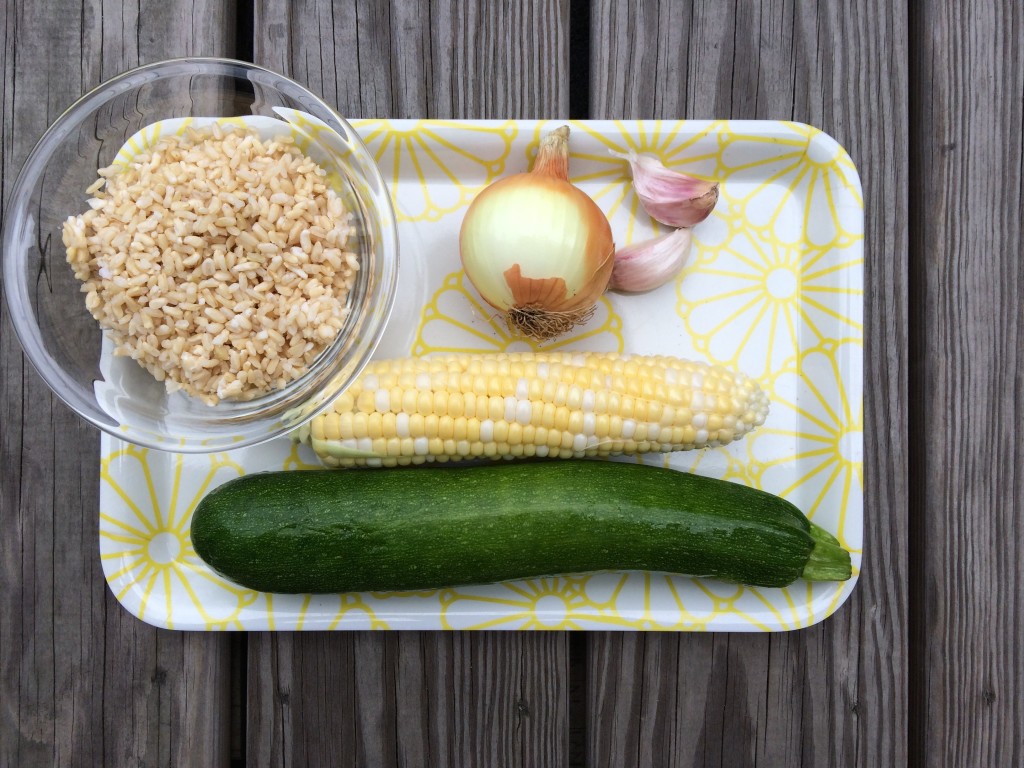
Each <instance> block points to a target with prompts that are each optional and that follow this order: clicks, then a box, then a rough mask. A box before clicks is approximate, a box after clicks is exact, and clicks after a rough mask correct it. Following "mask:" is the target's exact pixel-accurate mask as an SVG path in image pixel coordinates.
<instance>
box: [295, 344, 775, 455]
mask: <svg viewBox="0 0 1024 768" xmlns="http://www.w3.org/2000/svg"><path fill="white" fill-rule="evenodd" d="M767 414H768V398H767V396H766V395H765V393H764V392H763V391H762V390H761V389H760V387H758V385H757V383H756V382H755V381H754V380H753V379H751V378H749V377H747V376H745V375H744V374H742V373H734V372H732V371H729V370H727V369H725V368H722V367H720V366H714V365H708V364H706V363H699V362H691V361H688V360H680V359H677V358H672V357H663V356H650V357H642V356H636V355H618V354H611V353H522V354H515V353H512V354H497V355H469V354H466V355H449V356H440V357H429V358H408V359H404V360H385V361H377V362H373V363H370V364H369V365H368V366H367V367H366V369H365V371H364V373H363V374H362V375H361V376H360V377H359V378H358V379H357V380H356V382H355V383H353V385H352V386H351V387H349V389H348V390H346V391H345V392H344V393H343V394H342V395H341V396H340V397H339V398H338V399H337V400H336V401H335V403H334V404H333V406H332V407H331V408H330V409H328V410H327V411H326V412H325V413H323V414H321V415H319V416H317V417H316V418H314V419H313V420H312V421H311V422H310V423H309V424H307V425H305V426H304V427H302V428H301V429H300V430H298V431H297V435H296V436H297V438H298V439H301V440H304V441H306V442H308V443H309V444H310V445H311V446H312V448H313V450H314V451H315V452H316V454H317V456H318V457H319V458H320V460H321V461H322V463H323V464H325V465H326V466H330V467H348V466H362V465H366V466H399V465H407V464H422V463H424V462H432V461H437V462H444V461H452V460H459V459H471V458H483V457H486V458H496V459H497V458H513V457H527V456H538V457H543V456H550V457H558V458H580V457H584V456H610V455H617V454H633V453H648V452H669V451H680V450H689V449H695V448H706V447H714V446H718V445H724V444H726V443H729V442H731V441H733V440H735V439H737V438H740V437H742V436H743V435H745V434H747V433H748V432H750V431H751V430H753V429H754V428H756V427H758V426H760V425H761V424H763V423H764V420H765V418H766V416H767Z"/></svg>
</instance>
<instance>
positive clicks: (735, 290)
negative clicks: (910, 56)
mask: <svg viewBox="0 0 1024 768" xmlns="http://www.w3.org/2000/svg"><path fill="white" fill-rule="evenodd" d="M558 124H559V123H555V122H551V121H505V122H498V121H472V122H470V121H466V122H443V121H403V120H363V121H356V122H355V126H356V128H357V130H358V131H359V132H360V133H361V134H362V136H363V138H364V140H365V141H366V143H367V145H368V146H369V148H370V150H371V152H372V153H373V154H374V155H375V157H376V159H377V161H378V163H379V164H380V167H381V170H382V172H383V174H384V177H385V179H386V180H387V181H388V183H389V186H390V187H391V190H392V195H393V197H394V199H395V202H396V206H397V211H398V219H399V230H400V240H401V272H400V276H399V282H400V286H399V295H398V298H397V301H396V305H395V306H396V309H395V311H394V313H393V315H392V318H391V321H390V324H389V326H388V330H387V333H386V334H385V337H384V339H383V341H382V343H381V345H380V347H379V349H378V351H377V354H376V356H377V357H379V358H383V357H397V356H404V355H429V354H431V353H435V352H451V351H460V352H463V351H480V352H484V351H497V350H509V351H513V350H528V349H530V348H532V347H534V344H533V343H531V342H528V341H523V340H521V339H516V338H513V337H511V336H510V335H509V333H508V332H507V330H506V328H505V327H504V326H503V324H502V323H501V322H500V321H498V320H495V319H492V316H493V313H492V311H491V310H490V309H489V308H488V307H487V306H486V305H485V304H484V303H483V302H482V301H481V299H480V298H479V296H478V295H477V294H476V293H475V292H474V290H473V288H472V286H471V285H469V284H468V282H467V281H466V280H465V278H464V277H463V274H462V272H461V269H460V262H459V253H458V230H459V226H460V224H461V221H462V216H463V213H464V212H465V210H466V207H467V205H468V204H469V202H470V200H472V198H473V196H474V195H475V194H476V193H477V192H478V191H479V190H481V189H482V188H483V187H484V186H486V185H487V184H488V183H490V182H492V181H494V180H495V179H497V178H499V177H501V176H503V175H505V174H510V173H516V172H519V171H522V170H524V169H526V168H528V167H529V165H530V161H531V160H532V157H533V154H534V152H535V151H536V147H537V144H538V140H539V137H540V136H541V135H542V134H543V133H546V132H547V131H549V130H551V129H553V128H555V127H557V125H558ZM571 125H572V128H573V130H572V138H571V144H570V146H571V148H572V158H571V161H570V173H571V175H572V177H573V181H574V182H575V183H576V184H578V185H579V186H580V187H582V188H583V189H584V190H586V191H587V192H588V193H589V194H590V195H591V196H592V197H593V198H594V199H595V200H596V201H597V203H598V204H599V205H600V206H601V207H602V209H603V210H604V211H605V212H606V213H607V214H608V216H609V218H610V220H611V223H612V231H613V234H614V236H615V240H616V242H617V243H618V244H619V245H622V244H626V243H630V242H633V241H636V240H640V239H643V238H647V237H649V236H651V235H652V234H653V233H656V232H658V231H659V228H658V226H657V225H656V224H654V223H652V221H651V220H650V219H649V218H648V217H647V216H646V214H645V213H644V212H643V209H642V208H640V207H639V204H638V201H637V198H636V196H635V195H634V193H633V191H632V186H631V182H630V177H629V169H628V165H627V164H626V162H625V161H623V160H621V159H618V158H616V157H614V156H612V155H611V154H610V153H609V151H608V150H615V151H617V152H624V151H626V150H628V149H630V148H632V149H635V150H637V151H639V152H650V153H653V154H655V155H657V156H659V157H660V158H662V160H663V161H664V162H665V163H666V164H667V165H669V166H670V167H673V168H677V169H680V170H683V171H686V172H688V173H691V174H694V175H698V176H703V177H707V178H713V179H717V180H718V181H720V182H721V197H720V200H719V203H718V206H717V208H716V209H715V211H714V213H713V214H712V215H711V217H710V218H709V219H708V220H706V221H705V222H703V223H701V224H699V225H698V226H697V227H696V228H695V230H694V250H693V253H692V255H691V258H690V261H689V264H688V266H687V267H686V268H685V269H684V270H683V272H682V273H681V274H680V275H679V276H678V278H677V279H676V280H675V281H674V282H673V283H670V284H669V285H666V286H664V287H663V288H661V289H659V290H657V291H655V292H652V293H650V294H647V295H639V296H625V295H618V294H607V295H606V296H605V298H603V299H602V300H601V303H600V307H599V310H598V312H597V313H596V314H595V316H594V317H593V319H592V320H591V321H590V322H589V323H588V324H587V325H586V326H584V327H578V328H577V329H576V330H575V331H574V332H573V334H572V335H571V336H568V337H566V338H563V339H560V340H558V341H557V342H554V343H548V344H546V345H545V346H546V347H547V348H549V349H554V348H558V349H586V350H601V351H618V352H625V351H629V352H633V353H662V354H672V355H676V356H680V357H693V358H698V359H706V360H710V361H714V362H717V363H721V364H724V365H727V366H731V367H734V368H738V369H740V370H742V371H744V372H746V373H748V374H750V375H752V376H755V377H756V378H757V379H758V380H759V381H760V383H761V384H762V386H763V387H764V388H765V389H766V391H767V392H768V393H769V396H770V398H771V412H770V415H769V417H768V421H767V423H766V424H765V425H764V426H763V427H762V428H761V429H759V430H757V431H756V432H755V433H754V434H753V435H751V436H749V437H748V438H746V439H744V440H742V441H739V442H737V443H733V444H731V445H729V446H728V447H726V448H718V449H710V450H706V451H701V452H692V453H676V454H670V455H668V456H661V455H657V456H648V457H644V458H643V459H641V460H642V461H644V462H651V463H658V464H664V465H667V466H670V467H673V468H676V469H678V470H680V471H685V472H697V473H700V474H706V475H710V476H713V477H719V478H724V479H727V480H731V481H733V482H738V483H746V484H749V485H752V486H756V487H758V488H761V489H763V490H765V491H770V492H772V493H775V494H779V495H781V496H783V497H785V498H787V499H789V500H790V501H792V502H793V503H795V504H796V505H797V506H798V507H799V508H800V509H802V510H803V511H804V512H805V513H806V514H807V515H808V516H810V517H811V518H813V519H814V521H815V522H816V523H817V524H819V525H821V526H823V527H824V528H826V529H827V530H829V531H831V532H833V533H835V534H836V535H837V536H838V538H839V540H840V541H841V542H842V543H843V545H844V546H846V547H847V548H849V549H850V550H851V551H852V552H853V563H854V578H853V579H851V580H850V581H848V582H845V583H843V584H830V583H822V584H813V585H812V584H809V583H804V582H797V583H796V584H793V585H792V586H790V587H788V588H786V589H754V588H750V587H741V586H736V585H732V584H725V583H720V582H715V581H710V580H702V579H692V578H685V577H680V576H671V575H665V574H660V573H638V572H604V573H599V574H589V575H567V576H557V577H551V578H542V579H531V580H527V581H519V582H509V583H503V584H495V585H486V586H474V587H459V588H455V589H439V590H435V591H424V592H415V593H400V594H392V593H362V594H343V595H316V596H310V595H270V594H262V593H257V592H253V591H250V590H246V589H242V588H239V587H236V586H234V585H232V584H230V583H227V582H225V581H224V580H222V579H221V578H219V577H218V576H216V575H215V574H214V573H212V572H211V571H210V570H209V569H208V568H207V567H206V566H205V565H204V564H203V562H202V561H200V560H199V559H198V558H197V557H196V555H195V553H194V552H193V550H192V547H191V545H190V542H189V521H190V518H191V515H192V510H193V509H194V507H195V505H196V503H197V502H198V501H199V499H200V498H201V497H202V496H203V495H204V494H205V493H206V492H208V491H209V490H211V489H212V488H214V487H215V486H217V485H218V484H220V483H222V482H224V481H226V480H228V479H230V478H233V477H236V476H238V475H240V474H243V473H246V472H253V471H258V470H269V469H286V470H301V469H303V468H307V467H310V466H312V465H313V464H314V459H313V457H312V455H311V454H307V453H305V452H304V449H300V448H297V447H296V446H295V445H293V444H292V443H291V442H289V441H287V440H280V441H277V442H272V443H269V444H266V445H263V446H260V447H257V448H249V449H244V450H238V451H233V452H229V453H219V454H213V455H207V456H184V455H177V454H170V453H159V452H156V451H147V450H144V449H139V448H136V447H133V446H130V445H128V444H126V443H123V442H120V441H118V440H117V439H115V438H112V437H109V436H107V435H104V436H103V438H102V440H103V442H102V465H101V477H102V481H101V491H100V552H101V557H102V562H103V568H104V572H105V573H106V577H107V581H108V582H109V584H110V587H111V589H112V590H113V592H114V594H115V595H116V596H117V599H118V600H120V601H121V603H122V604H123V605H124V606H125V607H126V608H127V609H128V610H129V611H131V612H132V613H133V614H135V615H136V616H138V617H139V618H141V619H143V620H144V621H147V622H149V623H151V624H155V625H158V626H161V627H169V628H174V629H190V630H196V629H198V630H267V629H270V630H295V629H299V630H302V629H311V630H312V629H339V630H344V629H585V630H609V629H638V630H682V631H774V630H791V629H798V628H801V627H806V626H809V625H811V624H814V623H816V622H818V621H821V620H822V619H824V618H825V617H827V616H829V615H830V614H831V613H833V612H834V611H835V610H836V609H837V608H838V607H839V606H840V605H841V604H842V603H843V601H844V600H845V599H846V598H847V597H848V596H849V594H850V592H851V590H852V589H853V587H854V585H855V583H856V580H857V573H858V572H859V566H860V560H861V541H862V531H863V468H862V461H861V453H862V437H861V429H862V426H863V403H862V384H863V373H862V344H863V318H862V309H863V301H862V295H863V200H862V194H861V186H860V181H859V178H858V176H857V171H856V169H855V167H854V165H853V163H852V162H851V160H850V158H849V157H848V156H847V154H846V152H844V151H843V149H842V148H841V147H840V146H839V145H838V144H837V143H836V142H835V141H834V140H833V139H832V138H830V137H829V136H827V135H825V134H824V133H822V132H820V131H818V130H816V129H814V128H811V127H808V126H806V125H801V124H796V123H784V122H734V121H716V122H703V121H702V122H697V121H679V122H670V121H624V122H611V121H609V122H573V123H571ZM631 460H633V459H631Z"/></svg>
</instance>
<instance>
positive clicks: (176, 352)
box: [63, 125, 359, 404]
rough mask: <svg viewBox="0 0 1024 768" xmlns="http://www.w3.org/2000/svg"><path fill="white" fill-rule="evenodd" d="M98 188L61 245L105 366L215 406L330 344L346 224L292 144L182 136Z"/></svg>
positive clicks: (303, 364)
mask: <svg viewBox="0 0 1024 768" xmlns="http://www.w3.org/2000/svg"><path fill="white" fill-rule="evenodd" d="M99 175H100V178H99V179H98V180H97V181H96V183H94V184H93V185H92V186H91V187H89V189H88V192H89V194H92V195H93V196H94V197H93V198H92V199H90V200H89V205H90V208H91V210H88V211H86V212H85V213H83V214H82V215H80V216H72V217H70V218H69V219H68V220H67V221H66V222H65V224H64V232H63V235H64V245H65V247H66V248H67V258H68V263H70V264H71V266H72V267H73V268H74V270H75V276H76V277H78V279H80V280H82V281H83V285H82V291H83V292H84V293H85V294H86V306H87V307H88V308H89V310H90V311H91V312H92V314H93V316H94V317H95V318H96V319H97V320H98V321H99V323H100V325H101V326H102V327H103V328H105V329H107V330H108V331H109V333H110V336H111V338H112V340H113V342H114V345H115V350H114V354H116V355H127V356H130V357H132V358H134V359H135V360H137V361H138V362H139V364H140V365H142V366H143V367H144V368H146V369H147V370H148V371H149V372H150V373H152V374H153V375H154V376H155V377H156V378H157V380H159V381H164V382H165V384H166V387H167V390H168V391H170V392H173V391H175V390H178V389H182V390H184V391H185V392H187V393H188V394H190V395H194V396H196V397H199V398H201V399H202V400H203V401H205V402H207V403H210V404H213V403H216V402H217V401H218V400H220V399H222V398H231V399H237V400H248V399H251V398H253V397H256V396H258V395H261V394H265V393H267V392H269V391H271V390H274V389H279V388H281V387H283V386H285V385H286V384H287V383H288V382H289V381H291V380H293V379H296V378H298V377H299V376H301V375H303V374H304V373H305V372H306V371H307V370H308V368H309V365H310V364H311V363H312V362H313V360H314V359H315V358H316V357H317V356H318V355H319V354H320V353H321V352H322V351H323V350H324V349H325V348H326V347H327V346H328V345H329V344H330V343H331V342H332V341H333V340H334V339H335V337H336V336H337V334H338V332H339V330H340V329H341V327H342V325H343V324H344V322H345V318H346V313H347V311H348V310H347V308H346V306H345V304H346V297H347V295H348V293H349V291H350V290H351V288H352V286H353V284H354V283H355V278H356V272H357V271H358V269H359V261H358V259H357V257H356V255H355V254H354V253H352V252H350V251H348V250H346V243H347V241H348V238H349V237H350V236H351V235H352V234H353V232H354V230H353V228H352V225H351V214H350V213H348V212H346V211H345V209H344V206H343V204H342V201H341V198H340V197H338V195H337V194H336V193H335V191H334V190H333V189H332V188H331V187H330V186H329V184H328V182H327V179H326V173H325V171H324V170H323V169H322V168H321V167H320V166H318V165H317V164H316V163H315V162H314V161H313V160H311V159H310V158H309V157H306V156H305V155H304V154H303V153H302V151H301V150H300V149H299V148H298V147H297V146H295V144H294V142H293V141H292V139H291V137H282V138H276V139H274V140H271V141H263V140H261V139H260V138H259V136H258V135H257V134H256V133H255V132H254V131H251V130H250V129H247V128H244V129H243V128H237V127H234V126H231V127H230V128H222V127H221V126H217V125H214V126H213V127H211V128H206V129H200V130H194V129H188V130H187V131H186V132H185V133H184V134H183V135H181V136H176V135H175V136H166V137H164V138H161V139H160V140H159V141H158V142H157V143H156V144H155V145H154V146H153V147H151V148H150V149H147V150H146V151H144V152H139V153H137V154H136V155H135V156H134V157H133V158H132V160H131V162H130V163H129V164H128V165H127V166H125V165H112V166H110V167H109V168H104V169H101V170H100V171H99Z"/></svg>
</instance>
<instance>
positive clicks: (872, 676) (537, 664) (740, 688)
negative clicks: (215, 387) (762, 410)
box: [0, 0, 1024, 768]
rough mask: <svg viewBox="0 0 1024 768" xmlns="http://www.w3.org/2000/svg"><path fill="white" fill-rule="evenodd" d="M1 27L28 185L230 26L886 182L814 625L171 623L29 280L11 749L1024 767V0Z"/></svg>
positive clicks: (468, 98) (776, 2)
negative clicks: (105, 534) (105, 543)
mask: <svg viewBox="0 0 1024 768" xmlns="http://www.w3.org/2000/svg"><path fill="white" fill-rule="evenodd" d="M961 6H964V7H963V8H961ZM968 7H969V10H966V8H968ZM0 30H2V34H3V36H4V45H3V47H2V48H0V69H2V70H3V90H2V99H3V102H2V103H3V134H2V145H0V169H2V194H3V200H2V202H4V203H6V200H7V196H8V195H9V193H10V190H11V188H12V186H13V182H14V179H15V176H16V173H17V171H18V170H19V169H20V167H21V164H22V162H23V161H24V159H25V157H26V155H27V153H28V151H29V150H30V148H31V147H32V145H33V144H34V143H35V142H36V140H37V139H38V138H39V136H40V135H41V134H42V132H43V131H44V130H45V128H46V127H47V126H48V125H49V124H50V123H51V122H52V121H53V120H54V119H56V117H57V116H58V115H59V114H60V113H61V111H62V110H63V109H64V108H66V107H67V106H68V105H70V104H71V102H72V101H74V100H75V99H76V98H77V97H78V96H79V95H81V94H82V93H83V92H84V91H86V90H87V89H89V88H91V87H93V86H95V85H96V84H98V83H99V82H101V81H103V80H105V79H107V78H109V77H111V76H113V75H115V74H117V73H119V72H121V71H123V70H125V69H128V68H130V67H133V66H136V65H138V64H140V63H145V62H150V61H156V60H160V59H164V58H171V57H177V56H185V55H218V56H229V57H236V58H242V59H249V60H252V61H255V62H257V63H260V64H263V65H266V66H268V67H270V68H272V69H275V70H277V71H280V72H282V73H285V74H288V75H290V76H292V77H293V78H295V79H297V80H299V81H300V82H303V83H305V84H307V85H308V86H309V87H310V88H312V89H313V90H314V91H316V92H318V93H319V94H321V95H322V96H324V97H325V98H326V100H327V101H329V102H332V103H333V104H335V105H336V106H337V107H338V108H339V110H340V112H341V113H342V114H345V115H350V116H360V117H439V118H443V117H449V118H488V117H505V118H515V117H553V118H554V117H562V118H564V117H573V118H586V117H590V118H616V117H618V118H655V117H659V118H680V117H687V118H753V119H784V120H795V121H801V122H806V123H810V124H813V125H815V126H817V127H819V128H821V129H822V130H824V131H826V132H827V133H829V134H831V135H832V136H834V137H835V138H836V139H838V140H839V142H840V143H842V144H843V145H844V146H845V147H846V148H847V150H848V151H849V152H850V154H851V156H852V157H853V159H854V161H855V162H856V163H857V165H858V168H859V170H860V173H861V177H862V180H863V183H864V189H865V196H866V204H867V210H866V239H865V253H866V285H867V291H866V296H865V317H866V322H867V325H866V330H865V334H866V349H865V352H866V354H865V363H866V389H865V392H866V395H865V397H866V401H865V405H866V408H865V414H866V422H867V424H866V427H865V435H864V437H865V467H866V489H865V501H866V509H865V521H866V522H865V552H866V556H865V565H864V570H863V574H862V577H861V582H860V584H859V585H858V587H857V589H856V591H855V592H854V594H853V596H852V597H851V598H850V600H849V601H848V603H847V604H846V605H845V606H844V607H843V608H842V609H840V611H839V612H838V613H837V614H836V615H835V616H833V617H832V618H830V619H829V620H827V621H826V622H824V623H822V624H819V625H816V626H814V627H812V628H809V629H806V630H803V631H799V632H795V633H788V634H775V635H769V634H737V635H728V634H717V635H715V634H663V633H649V634H637V633H605V632H595V633H585V634H584V633H579V634H569V633H513V632H509V633H486V632H481V633H430V632H425V633H418V632H409V633H376V634H374V633H363V632H356V633H340V632H339V633H333V634H327V633H309V634H283V633H282V634H251V635H242V634H236V635H230V634H198V633H197V634H188V633H174V632H169V631H162V630H157V629H154V628H152V627H150V626H148V625H146V624H143V623H141V622H139V621H137V620H136V619H134V618H133V617H132V616H130V615H129V614H128V613H127V612H125V611H124V610H123V609H122V608H121V607H120V606H119V604H118V603H117V601H116V600H115V599H114V597H113V595H112V594H111V593H110V591H109V590H108V589H107V587H106V584H105V582H104V578H103V574H102V571H101V567H100V561H99V557H98V553H97V535H98V532H97V525H98V520H97V509H96V504H97V498H98V493H99V491H98V483H99V477H98V469H97V468H98V461H99V456H98V454H99V436H98V433H97V432H96V431H95V430H93V429H91V428H89V427H87V426H86V425H85V424H84V423H83V422H81V421H79V420H78V419H77V418H76V417H74V416H73V415H72V414H71V413H70V412H69V411H68V409H67V408H65V407H64V406H63V405H62V404H61V403H60V402H59V401H58V400H57V399H56V398H55V397H53V396H51V395H50V393H49V390H47V389H46V387H45V386H44V385H43V384H42V383H41V381H40V380H39V378H38V377H37V376H36V374H35V373H34V371H33V370H32V369H31V367H30V366H29V365H28V363H27V362H26V361H25V359H24V358H23V356H22V353H21V349H20V347H19V344H18V342H17V339H16V338H15V336H14V333H13V331H12V327H11V323H10V318H9V315H8V312H9V310H8V307H7V305H6V304H4V305H2V306H0V359H2V369H0V504H2V509H0V531H2V535H0V711H2V713H0V766H12V767H14V766H44V765H87V766H99V765H103V766H120V765H132V766H138V765H145V766H158V765H159V766H181V765H190V766H203V765H226V764H234V765H254V766H256V765H260V766H262V765H295V766H306V765H321V764H323V765H328V764H329V765H340V766H347V765H352V766H356V765H358V766H391V765H403V766H416V765H425V766H449V765H450V766H468V765H487V766H505V765H509V766H512V765H515V766H520V765H521V766H531V767H532V766H562V765H584V764H585V765H592V766H610V767H611V766H627V765H642V766H653V765H658V766H661V765H664V766H754V765H758V766H797V765H802V766H808V767H810V766H814V767H818V766H852V765H859V766H860V765H862V766H886V767H887V766H897V765H907V764H910V765H913V766H950V767H951V768H962V767H963V766H1014V765H1022V764H1024V705H1022V703H1021V702H1022V701H1024V652H1022V650H1021V648H1022V647H1024V566H1022V564H1021V563H1022V559H1024V558H1022V553H1024V524H1022V523H1021V522H1020V519H1019V517H1020V516H1021V514H1022V513H1024V438H1022V437H1021V435H1022V434H1024V430H1022V426H1024V299H1022V296H1024V252H1022V251H1024V243H1022V226H1021V218H1022V214H1024V195H1022V182H1021V179H1022V160H1024V152H1022V141H1024V115H1022V108H1024V58H1022V57H1021V55H1020V51H1021V50H1024V11H1022V6H1021V4H1020V3H1019V2H1018V0H993V2H991V3H986V4H980V5H979V4H962V3H955V2H952V1H951V0H920V1H919V2H911V0H890V1H888V2H886V1H884V0H865V2H858V3H854V2H847V0H762V1H761V2H758V0H739V1H738V2H734V3H719V2H711V1H710V0H682V1H681V2H674V1H671V0H643V1H642V2H630V3H625V2H623V3H617V2H611V1H610V0H598V2H595V3H592V4H588V3H586V2H584V1H583V0H579V1H577V0H524V2H518V3H516V2H506V3H500V4H493V7H491V6H488V7H486V8H484V7H477V5H476V4H474V3H465V4H464V3H455V2H451V0H432V1H431V2H425V1H421V0H406V1H401V0H393V1H392V2H388V0H377V1H374V2H367V1H366V0H338V2H335V3H333V4H332V3H331V2H328V0H298V1H297V2H294V3H290V4H289V3H285V2H284V0H276V1H275V2H272V1H271V0H257V1H256V2H255V6H253V5H252V4H250V3H244V2H237V0H190V2H182V1H181V0H139V2H138V3H133V4H123V3H119V2H112V1H110V0H95V1H92V2H82V0H52V1H51V2H47V3H38V2H29V0H9V1H8V2H6V3H4V4H3V5H2V6H0Z"/></svg>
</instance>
